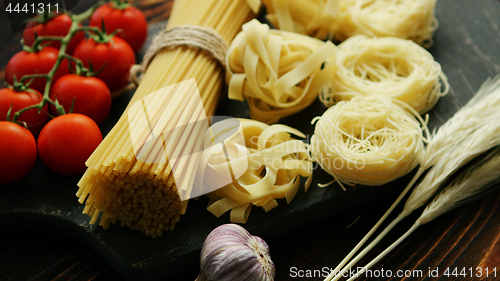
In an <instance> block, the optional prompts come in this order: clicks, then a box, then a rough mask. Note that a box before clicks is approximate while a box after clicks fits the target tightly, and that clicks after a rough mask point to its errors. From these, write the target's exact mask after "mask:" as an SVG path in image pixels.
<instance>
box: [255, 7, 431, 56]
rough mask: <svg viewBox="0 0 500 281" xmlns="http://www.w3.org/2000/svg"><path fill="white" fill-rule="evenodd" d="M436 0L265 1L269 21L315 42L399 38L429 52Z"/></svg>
mask: <svg viewBox="0 0 500 281" xmlns="http://www.w3.org/2000/svg"><path fill="white" fill-rule="evenodd" d="M436 2H437V0H263V3H264V5H265V6H266V8H267V12H268V15H267V19H268V20H269V21H270V22H271V23H272V24H273V25H274V26H276V27H277V28H279V29H281V30H285V31H291V32H297V33H300V34H307V35H310V36H314V37H316V38H320V39H325V38H335V40H338V41H344V40H346V39H347V38H349V37H351V36H354V35H358V34H364V35H367V36H369V37H386V36H391V37H399V38H403V39H409V40H412V41H414V42H416V43H417V44H419V45H422V46H424V47H426V48H428V47H430V46H432V44H433V41H432V36H433V34H434V32H435V31H436V29H437V27H438V21H437V19H436V17H435V8H436Z"/></svg>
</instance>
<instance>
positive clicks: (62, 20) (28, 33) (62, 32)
mask: <svg viewBox="0 0 500 281" xmlns="http://www.w3.org/2000/svg"><path fill="white" fill-rule="evenodd" d="M70 28H71V18H70V17H69V16H68V15H66V14H62V15H57V16H56V17H54V18H52V19H51V20H49V21H47V22H45V23H43V24H38V23H36V22H29V23H28V24H27V25H26V27H25V29H24V31H23V39H24V44H26V45H28V46H32V45H33V42H34V41H35V32H36V34H37V35H38V36H60V37H64V36H66V35H67V34H68V31H69V29H70ZM83 39H85V34H84V33H83V32H82V31H79V32H77V33H76V34H75V36H73V38H72V39H71V40H70V41H69V43H68V47H67V48H66V53H68V54H72V53H73V50H74V49H75V47H76V45H78V43H80V41H82V40H83ZM46 43H47V42H43V43H42V44H46ZM49 46H51V47H54V48H56V49H59V48H60V47H61V43H60V42H59V41H51V42H50V44H49Z"/></svg>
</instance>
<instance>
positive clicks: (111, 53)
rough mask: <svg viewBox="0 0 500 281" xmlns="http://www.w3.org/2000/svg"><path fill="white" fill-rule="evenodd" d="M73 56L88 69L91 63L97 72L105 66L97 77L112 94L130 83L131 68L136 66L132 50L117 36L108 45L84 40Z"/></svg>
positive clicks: (92, 40)
mask: <svg viewBox="0 0 500 281" xmlns="http://www.w3.org/2000/svg"><path fill="white" fill-rule="evenodd" d="M73 56H74V57H75V58H78V59H80V60H81V61H82V62H83V65H84V66H85V67H87V68H88V67H89V61H90V62H91V63H92V66H93V67H94V70H95V71H97V70H99V69H101V68H102V67H103V66H104V69H102V71H101V72H100V73H99V74H97V75H96V77H97V78H99V79H101V80H102V81H104V83H106V85H108V88H109V90H110V91H112V92H113V91H115V90H118V89H120V88H123V87H124V86H126V85H127V84H128V83H129V81H128V76H129V71H130V67H132V65H134V64H135V55H134V51H133V50H132V48H131V47H130V46H129V44H128V43H127V42H125V41H124V40H123V39H120V38H118V37H116V36H113V37H112V38H111V40H110V42H108V43H97V42H96V41H94V39H92V38H90V39H88V40H84V41H82V42H80V44H78V46H76V49H75V51H74V52H73Z"/></svg>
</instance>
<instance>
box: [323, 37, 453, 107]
mask: <svg viewBox="0 0 500 281" xmlns="http://www.w3.org/2000/svg"><path fill="white" fill-rule="evenodd" d="M336 65H337V70H336V72H335V77H334V80H335V84H334V90H333V91H330V92H326V91H325V92H322V93H321V94H320V100H321V101H322V102H323V104H325V105H326V106H331V105H332V104H333V103H335V101H338V100H347V99H350V98H352V97H353V96H357V95H372V94H376V95H383V96H387V97H390V98H394V99H398V100H401V101H403V102H405V103H407V104H408V105H410V106H411V107H412V108H414V109H415V110H416V111H417V112H418V113H420V114H423V113H425V112H427V111H428V110H430V109H431V108H432V107H433V106H434V105H435V104H436V103H437V101H438V99H439V98H440V97H442V96H444V95H446V94H447V93H448V91H449V88H450V86H449V84H448V81H447V78H446V75H445V74H444V73H443V71H442V70H441V65H440V64H439V63H438V62H436V61H435V60H434V58H433V56H432V55H431V54H430V53H429V52H428V51H427V50H426V49H424V48H422V47H421V46H419V45H417V44H416V43H414V42H412V41H410V40H404V39H400V38H396V37H382V38H369V37H367V36H364V35H356V36H354V37H351V38H349V39H347V40H346V41H344V42H342V43H341V44H340V45H339V46H338V52H337V56H336Z"/></svg>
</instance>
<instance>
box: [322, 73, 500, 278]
mask: <svg viewBox="0 0 500 281" xmlns="http://www.w3.org/2000/svg"><path fill="white" fill-rule="evenodd" d="M499 107H500V76H497V77H495V78H493V79H488V80H486V81H485V83H483V85H482V86H481V88H480V89H479V90H478V91H477V93H476V94H475V95H474V97H472V99H470V100H469V102H468V103H467V104H465V105H464V106H463V107H462V108H461V109H460V110H458V111H457V112H456V113H455V114H454V115H453V116H452V117H451V118H450V119H449V120H448V121H446V122H445V123H444V124H443V125H442V126H441V127H440V128H439V129H438V130H437V131H434V132H433V134H432V137H431V140H430V141H429V143H428V145H427V147H426V151H425V154H424V157H423V159H422V162H421V164H420V167H419V169H418V171H417V172H416V174H415V176H414V177H413V179H412V180H411V181H410V183H409V184H408V185H407V186H406V187H405V189H404V190H403V191H402V192H401V194H400V195H399V197H398V198H397V199H396V201H395V202H394V203H393V204H392V205H391V207H390V208H389V209H388V210H387V211H386V213H385V214H384V215H383V216H382V217H381V218H380V220H379V221H378V222H377V223H376V224H375V225H374V226H373V227H372V229H371V230H370V231H369V232H368V233H367V234H366V235H365V237H363V239H362V240H361V241H360V242H359V243H358V244H357V245H356V246H355V247H354V248H353V249H352V250H351V252H350V253H349V254H348V255H347V256H346V257H345V258H344V259H343V260H342V261H341V262H340V263H339V264H338V265H337V267H336V268H335V269H334V270H333V271H332V272H331V273H330V274H329V275H328V276H327V277H326V278H325V279H324V280H325V281H331V280H338V279H340V277H341V275H336V276H335V274H336V273H339V272H341V269H342V270H345V269H348V268H350V267H352V266H353V265H354V264H355V263H356V262H357V261H359V260H360V259H361V258H362V257H363V256H364V255H365V254H366V253H368V252H369V251H370V250H371V249H372V248H373V247H374V246H375V245H376V244H377V243H378V242H379V241H380V240H381V239H382V238H383V237H384V236H385V235H386V234H387V233H388V232H389V231H390V230H391V229H392V228H393V227H394V226H395V225H396V224H397V223H398V222H399V221H401V220H402V219H403V218H405V217H406V216H407V215H409V214H410V213H411V212H412V211H413V210H415V209H416V208H418V207H419V206H422V205H423V204H425V202H427V200H428V199H429V198H430V197H432V196H433V195H434V194H435V192H436V191H437V190H438V189H439V187H440V186H441V184H442V183H443V181H444V180H446V179H447V178H448V177H449V176H450V175H451V174H452V173H453V172H454V171H456V170H457V169H458V168H460V167H462V166H463V165H465V164H466V163H467V162H468V161H470V159H472V158H473V157H474V156H477V155H479V154H481V153H483V152H485V151H487V150H488V149H490V148H491V147H493V146H496V145H498V144H499V143H500V124H498V122H497V124H494V123H493V122H486V121H487V120H495V119H496V117H499V116H500V113H499V112H496V111H497V108H499ZM495 116H496V117H495ZM489 123H491V124H489ZM481 134H486V135H488V136H490V137H492V139H491V140H490V141H488V139H486V138H484V135H481ZM431 167H432V169H431V170H430V171H429V173H427V175H426V177H425V178H424V180H423V181H422V182H421V183H420V184H419V186H417V188H416V189H415V190H414V191H413V193H412V195H410V198H412V199H411V200H410V199H409V201H407V204H405V209H404V210H403V212H402V213H401V214H400V215H399V216H398V217H397V218H396V219H394V220H393V222H392V223H391V224H389V225H388V226H387V227H386V228H385V229H384V230H383V231H382V232H381V233H380V234H379V235H378V237H377V238H375V239H374V240H373V241H372V243H370V244H369V245H368V246H367V247H366V248H365V249H364V250H363V251H362V252H361V253H359V254H358V256H356V257H355V258H354V259H353V260H352V261H351V262H350V263H349V264H348V265H345V264H346V263H347V262H349V260H351V258H352V257H353V256H354V255H355V254H356V253H357V252H358V251H359V250H360V249H361V247H362V246H363V245H364V244H365V243H366V242H367V241H368V240H369V239H370V237H371V236H372V235H373V234H374V233H375V231H376V230H377V229H378V228H379V227H380V226H381V225H382V223H383V222H384V221H385V219H386V218H387V217H388V216H389V215H390V214H391V213H392V211H393V210H394V208H395V207H396V206H397V205H398V204H399V202H401V200H402V199H403V198H404V197H405V195H406V194H407V193H408V191H409V190H410V189H411V188H412V187H413V185H414V183H415V182H416V181H417V179H418V178H419V177H420V176H421V175H422V174H423V172H424V171H425V170H427V169H429V168H431ZM424 181H425V182H424ZM344 265H345V266H344Z"/></svg>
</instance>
